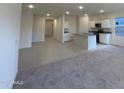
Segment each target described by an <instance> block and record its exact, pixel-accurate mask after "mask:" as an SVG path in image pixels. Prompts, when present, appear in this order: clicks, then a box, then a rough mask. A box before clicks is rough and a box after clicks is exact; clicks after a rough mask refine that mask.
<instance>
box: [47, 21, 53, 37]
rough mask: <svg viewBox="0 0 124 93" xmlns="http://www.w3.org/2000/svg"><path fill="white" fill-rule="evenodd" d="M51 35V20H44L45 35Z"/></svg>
mask: <svg viewBox="0 0 124 93" xmlns="http://www.w3.org/2000/svg"><path fill="white" fill-rule="evenodd" d="M52 35H53V20H46V26H45V36H52Z"/></svg>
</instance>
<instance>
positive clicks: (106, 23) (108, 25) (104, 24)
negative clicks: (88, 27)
mask: <svg viewBox="0 0 124 93" xmlns="http://www.w3.org/2000/svg"><path fill="white" fill-rule="evenodd" d="M101 23H102V28H111V22H110V20H109V19H107V20H102V22H101Z"/></svg>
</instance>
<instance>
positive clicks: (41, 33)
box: [32, 16, 45, 42]
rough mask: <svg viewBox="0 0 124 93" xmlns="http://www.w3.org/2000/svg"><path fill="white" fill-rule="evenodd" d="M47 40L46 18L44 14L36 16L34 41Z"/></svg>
mask: <svg viewBox="0 0 124 93" xmlns="http://www.w3.org/2000/svg"><path fill="white" fill-rule="evenodd" d="M44 40H45V18H44V17H42V16H34V23H33V33H32V42H40V41H44Z"/></svg>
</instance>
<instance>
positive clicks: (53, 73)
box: [13, 46, 124, 89]
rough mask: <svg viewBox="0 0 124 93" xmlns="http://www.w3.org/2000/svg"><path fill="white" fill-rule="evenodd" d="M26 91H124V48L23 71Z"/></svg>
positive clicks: (101, 49)
mask: <svg viewBox="0 0 124 93" xmlns="http://www.w3.org/2000/svg"><path fill="white" fill-rule="evenodd" d="M16 80H19V81H23V83H24V84H22V85H17V84H15V85H14V87H13V88H17V89H20V88H25V89H32V88H33V89H34V88H36V89H39V88H41V89H49V88H50V89H65V88H66V89H108V88H109V89H113V88H124V48H121V47H116V46H108V47H104V48H100V49H97V50H92V51H86V52H84V53H82V54H81V55H78V56H75V57H72V58H67V59H64V60H60V61H56V62H53V63H49V64H46V65H41V66H38V67H35V68H32V69H30V70H27V71H19V73H18V75H17V79H16Z"/></svg>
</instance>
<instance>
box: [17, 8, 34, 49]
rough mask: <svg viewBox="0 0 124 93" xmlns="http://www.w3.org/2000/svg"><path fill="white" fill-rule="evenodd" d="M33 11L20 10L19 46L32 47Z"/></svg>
mask: <svg viewBox="0 0 124 93" xmlns="http://www.w3.org/2000/svg"><path fill="white" fill-rule="evenodd" d="M32 30H33V13H32V12H30V11H25V10H22V20H21V33H20V45H19V46H20V48H28V47H32Z"/></svg>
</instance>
